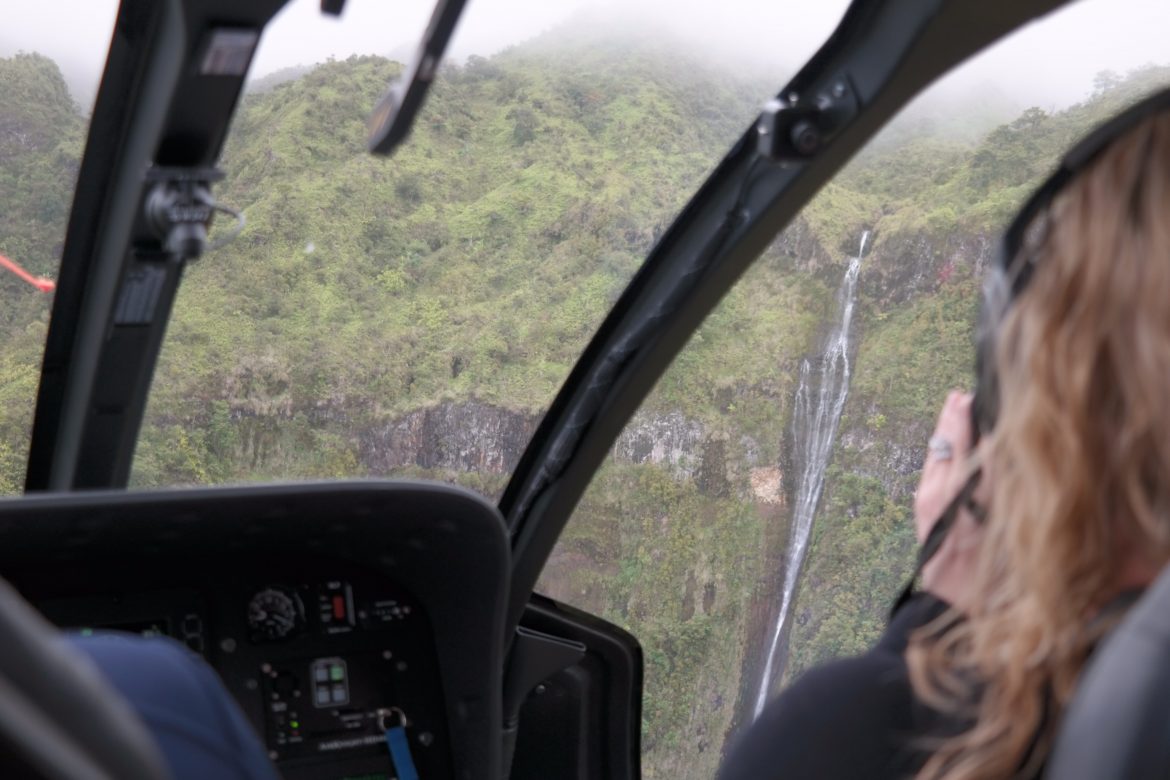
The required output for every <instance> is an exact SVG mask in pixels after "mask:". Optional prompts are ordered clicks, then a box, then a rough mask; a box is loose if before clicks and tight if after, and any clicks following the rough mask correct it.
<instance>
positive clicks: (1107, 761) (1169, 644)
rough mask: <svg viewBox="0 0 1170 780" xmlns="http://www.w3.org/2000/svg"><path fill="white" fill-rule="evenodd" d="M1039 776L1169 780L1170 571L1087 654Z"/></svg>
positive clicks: (1108, 779)
mask: <svg viewBox="0 0 1170 780" xmlns="http://www.w3.org/2000/svg"><path fill="white" fill-rule="evenodd" d="M1046 776H1047V777H1049V778H1057V779H1058V780H1064V779H1065V778H1072V779H1073V780H1079V778H1085V780H1090V779H1091V780H1110V779H1111V778H1117V779H1118V780H1121V778H1125V779H1126V780H1133V779H1138V780H1140V779H1141V778H1165V777H1170V567H1167V569H1166V570H1165V571H1163V572H1162V574H1161V575H1160V576H1159V577H1158V579H1157V580H1156V581H1155V582H1154V585H1153V586H1152V587H1151V588H1150V589H1149V590H1148V591H1147V592H1146V594H1145V595H1144V596H1142V598H1141V599H1140V600H1139V601H1138V602H1137V604H1136V605H1134V607H1133V608H1132V609H1131V610H1130V612H1129V614H1128V615H1126V617H1125V619H1124V620H1123V621H1122V622H1121V623H1120V624H1119V625H1118V626H1117V628H1116V629H1114V631H1113V633H1112V634H1111V635H1110V636H1109V637H1108V638H1107V639H1106V640H1105V641H1104V642H1103V643H1102V645H1101V646H1100V647H1099V648H1098V649H1097V651H1096V652H1095V653H1094V654H1093V658H1092V660H1091V661H1090V663H1089V665H1088V667H1087V669H1086V670H1085V673H1084V674H1083V676H1082V678H1081V682H1080V685H1079V686H1078V688H1077V692H1076V695H1075V696H1074V697H1073V702H1072V704H1071V706H1070V707H1069V709H1068V711H1067V712H1066V713H1065V715H1064V720H1063V723H1062V724H1061V728H1060V732H1059V734H1058V736H1057V741H1056V745H1055V748H1054V750H1053V753H1052V756H1051V759H1050V760H1049V762H1048V771H1047V773H1046Z"/></svg>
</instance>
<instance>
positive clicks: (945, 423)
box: [914, 391, 986, 608]
mask: <svg viewBox="0 0 1170 780" xmlns="http://www.w3.org/2000/svg"><path fill="white" fill-rule="evenodd" d="M971 438H972V436H971V394H970V393H962V392H958V391H953V392H951V393H950V395H948V396H947V400H946V403H945V404H944V405H943V409H942V412H941V413H940V414H939V418H938V425H937V426H935V429H934V435H933V436H931V438H930V451H929V452H928V453H927V455H926V462H925V463H924V464H923V466H922V479H921V481H920V482H919V483H918V492H917V493H915V496H914V530H915V533H916V534H917V536H918V543H919V544H922V543H923V542H925V541H926V537H927V536H928V535H929V534H930V529H931V528H932V527H933V526H934V524H935V522H936V521H937V520H938V518H939V515H941V514H942V512H943V510H944V509H946V507H947V504H949V503H950V501H951V499H952V498H954V496H955V494H956V493H958V492H959V489H960V488H961V487H962V486H963V483H964V481H966V478H967V476H968V474H969V473H970V465H969V464H968V462H967V461H968V459H969V458H970V456H971ZM985 477H986V475H985ZM980 488H981V489H980V490H979V491H977V493H979V494H982V493H985V491H986V485H985V484H982V483H981V484H980ZM982 534H983V529H982V527H981V526H980V525H979V524H978V523H976V522H975V519H974V518H973V517H972V516H971V513H970V512H969V511H967V509H966V508H961V509H960V510H959V516H958V517H957V518H956V519H955V524H954V525H953V526H952V527H951V530H950V532H949V533H948V534H947V538H946V540H945V541H944V542H943V544H942V546H941V547H940V548H939V550H938V552H937V553H935V555H934V557H933V558H931V560H930V562H929V563H928V564H926V566H925V567H924V568H923V570H922V587H923V588H924V589H925V590H927V591H928V592H930V593H933V594H934V595H935V596H937V597H938V598H940V599H942V600H943V601H946V602H948V603H950V604H952V605H953V606H956V607H959V608H962V607H963V606H964V604H965V603H966V601H967V594H968V590H969V587H970V581H971V576H972V574H973V573H974V570H975V562H976V554H977V552H978V549H979V542H980V540H981V538H982Z"/></svg>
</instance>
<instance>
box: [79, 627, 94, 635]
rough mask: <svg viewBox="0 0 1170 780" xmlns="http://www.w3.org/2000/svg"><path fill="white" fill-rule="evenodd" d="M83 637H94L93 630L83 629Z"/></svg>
mask: <svg viewBox="0 0 1170 780" xmlns="http://www.w3.org/2000/svg"><path fill="white" fill-rule="evenodd" d="M81 635H82V636H93V629H92V628H83V629H81Z"/></svg>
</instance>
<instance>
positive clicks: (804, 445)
mask: <svg viewBox="0 0 1170 780" xmlns="http://www.w3.org/2000/svg"><path fill="white" fill-rule="evenodd" d="M868 239H869V231H868V230H867V231H865V232H863V233H862V234H861V243H860V245H859V246H858V248H857V257H854V258H853V259H852V260H851V261H850V263H849V269H848V270H847V271H846V272H845V279H844V280H843V281H842V282H841V289H839V290H838V291H837V306H838V309H839V311H840V316H841V319H840V321H839V322H838V323H837V326H836V328H834V329H833V331H832V332H831V333H830V334H829V337H828V339H826V341H825V348H824V352H823V353H822V355H821V359H820V367H819V374H820V376H819V380H820V381H819V383H816V384H817V387H816V390H815V393H814V390H813V385H814V377H813V366H812V364H811V363H810V362H809V360H808V359H807V358H806V359H805V360H803V361H802V362H801V364H800V384H799V385H798V386H797V389H796V400H795V401H794V403H793V410H792V443H793V454H794V455H795V457H794V458H793V459H792V461H793V463H796V464H800V468H801V470H800V481H799V482H798V483H797V488H796V500H795V502H794V503H793V507H792V525H791V529H790V531H789V538H788V554H787V556H786V557H785V562H784V591H783V593H782V594H781V596H780V610H779V612H777V614H776V625H775V627H774V628H773V630H772V642H771V644H770V645H769V647H768V656H767V660H766V662H765V664H764V674H763V676H762V677H761V679H760V690H759V693H758V695H757V697H756V707H755V712H754V716H759V714H760V712H761V711H762V710H763V709H764V704H766V703H767V701H768V691H769V689H770V688H771V687H772V676H773V666H774V665H775V662H776V650H777V648H778V647H779V645H780V635H781V634H782V633H783V632H784V626H785V624H786V623H787V621H788V617H789V612H790V610H791V608H792V601H793V598H794V597H795V595H796V584H797V579H798V578H799V576H800V569H801V564H803V563H804V554H805V551H806V550H807V549H808V540H809V537H810V536H811V535H812V523H813V516H814V515H815V514H816V510H817V502H818V501H819V500H820V498H821V488H822V487H824V484H825V469H826V468H827V467H828V465H829V456H830V455H832V453H833V438H834V436H835V435H836V433H837V423H838V422H840V420H841V411H842V410H843V409H844V408H845V396H846V395H848V393H849V371H850V368H849V325H850V323H851V322H852V320H853V299H854V293H855V291H856V288H857V276H858V272H859V271H860V270H861V257H862V255H864V254H865V242H866V241H867V240H868Z"/></svg>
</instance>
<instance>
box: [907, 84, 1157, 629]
mask: <svg viewBox="0 0 1170 780" xmlns="http://www.w3.org/2000/svg"><path fill="white" fill-rule="evenodd" d="M1163 111H1170V89H1164V90H1161V91H1159V92H1156V93H1154V94H1153V95H1151V96H1149V97H1147V98H1145V99H1144V100H1142V101H1140V102H1138V103H1136V104H1135V105H1133V106H1131V107H1130V108H1128V109H1126V110H1125V111H1123V112H1122V113H1120V114H1118V115H1117V116H1115V117H1113V118H1112V119H1110V120H1108V121H1106V122H1105V123H1104V124H1102V125H1100V126H1098V127H1097V128H1096V129H1095V130H1093V131H1092V132H1091V133H1089V134H1088V135H1087V136H1085V137H1084V138H1083V139H1082V140H1081V141H1080V142H1079V143H1077V145H1076V146H1074V147H1073V148H1072V150H1071V151H1069V152H1068V153H1067V154H1066V155H1065V156H1064V158H1063V159H1062V160H1061V161H1060V165H1058V166H1057V168H1056V170H1055V171H1054V172H1053V173H1052V174H1051V175H1050V176H1049V177H1048V179H1047V180H1046V181H1045V182H1044V183H1043V184H1041V185H1040V187H1039V188H1038V189H1037V190H1036V191H1035V192H1033V193H1032V196H1031V197H1030V198H1028V200H1027V202H1026V203H1024V205H1023V207H1022V208H1021V209H1020V210H1019V212H1018V213H1017V214H1016V216H1015V218H1014V219H1013V220H1012V221H1011V224H1010V225H1009V226H1008V228H1007V230H1006V231H1005V232H1004V235H1003V240H1002V242H1001V243H1000V248H999V253H998V256H997V258H996V262H995V264H994V265H993V267H992V269H991V271H990V272H989V274H988V277H987V280H986V282H985V283H984V287H983V302H982V305H981V307H980V311H979V324H978V326H977V329H976V337H975V394H974V398H973V399H972V402H971V430H972V433H973V439H974V441H978V440H979V438H980V436H982V435H984V434H987V433H988V432H990V431H991V429H992V428H993V427H994V426H995V422H996V419H997V418H998V415H999V405H1000V397H999V378H998V377H997V376H996V373H995V343H996V340H997V338H998V334H999V329H1000V326H1001V324H1002V323H1003V319H1004V315H1006V314H1007V312H1008V311H1009V310H1010V308H1011V305H1012V303H1013V302H1014V301H1015V300H1016V298H1018V297H1019V295H1020V293H1021V292H1023V291H1024V289H1025V288H1026V287H1027V286H1028V283H1029V282H1030V281H1031V279H1032V274H1033V273H1034V271H1035V268H1036V262H1037V261H1038V260H1039V258H1040V255H1039V253H1038V252H1037V251H1036V250H1037V249H1038V248H1039V246H1040V245H1041V244H1042V242H1043V237H1044V235H1045V231H1046V228H1047V219H1046V216H1047V214H1048V211H1049V207H1050V206H1051V205H1052V201H1053V200H1054V199H1055V198H1056V196H1057V195H1058V194H1059V193H1060V192H1061V190H1063V189H1064V188H1065V187H1066V186H1067V185H1068V183H1069V182H1071V181H1073V180H1074V179H1076V178H1077V176H1079V175H1080V174H1081V173H1082V172H1083V171H1084V170H1085V169H1086V168H1088V167H1089V166H1090V165H1091V164H1092V163H1093V162H1095V161H1096V160H1097V158H1098V157H1100V155H1101V154H1102V153H1103V152H1104V151H1105V150H1106V149H1107V148H1109V146H1110V145H1111V144H1112V143H1113V141H1115V140H1116V139H1118V138H1120V137H1121V136H1123V135H1125V134H1126V133H1128V132H1129V131H1130V130H1132V129H1134V128H1135V127H1137V126H1138V125H1139V124H1141V123H1142V122H1143V121H1145V120H1146V119H1148V118H1150V117H1152V116H1155V115H1157V114H1160V113H1162V112H1163ZM981 474H982V472H981V471H980V470H979V469H978V468H976V469H974V470H973V471H972V473H971V474H970V476H969V477H968V478H967V481H966V482H965V483H964V484H963V486H962V487H961V488H960V489H959V492H958V494H957V495H956V496H955V497H954V498H953V499H952V500H951V502H950V503H949V504H948V505H947V507H946V508H945V509H944V510H943V512H942V514H941V515H939V518H938V520H937V521H935V523H934V525H933V526H932V527H931V529H930V533H929V534H927V537H926V540H925V541H924V542H923V543H922V547H921V548H920V549H919V551H918V564H917V566H916V567H915V569H914V573H913V574H912V575H911V577H910V580H909V582H907V583H906V586H905V587H904V588H903V589H902V592H901V594H900V595H899V596H898V598H897V600H896V601H895V602H894V607H893V609H892V610H891V611H890V615H891V616H893V614H894V613H895V612H897V611H898V610H899V609H900V608H901V607H902V606H903V605H904V604H905V603H906V602H907V601H908V600H909V599H910V597H911V595H913V593H914V583H915V581H916V580H917V579H918V575H919V574H921V573H922V569H923V567H925V566H926V564H927V563H928V562H929V561H930V559H931V558H933V557H934V555H935V553H937V552H938V550H939V548H940V547H942V544H943V542H944V541H945V540H946V536H947V533H948V532H949V531H950V529H951V527H952V526H953V525H954V524H955V520H956V519H957V517H958V514H959V509H960V508H962V507H967V508H969V509H972V510H974V514H975V517H976V519H977V520H982V519H983V517H982V510H981V509H979V508H978V507H976V506H975V504H974V502H973V500H972V496H973V494H974V492H975V488H976V486H977V485H978V484H979V478H980V476H981Z"/></svg>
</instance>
